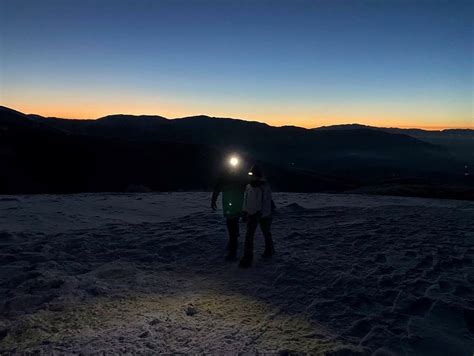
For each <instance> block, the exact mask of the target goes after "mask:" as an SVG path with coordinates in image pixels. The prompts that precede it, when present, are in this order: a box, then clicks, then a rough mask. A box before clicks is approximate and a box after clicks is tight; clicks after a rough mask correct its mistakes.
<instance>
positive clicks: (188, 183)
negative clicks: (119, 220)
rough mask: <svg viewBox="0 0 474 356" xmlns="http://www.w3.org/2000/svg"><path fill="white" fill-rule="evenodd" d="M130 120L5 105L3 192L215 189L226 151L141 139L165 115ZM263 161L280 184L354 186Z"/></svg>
mask: <svg viewBox="0 0 474 356" xmlns="http://www.w3.org/2000/svg"><path fill="white" fill-rule="evenodd" d="M127 120H128V119H127V118H125V119H124V118H123V117H120V116H114V117H107V118H104V119H101V120H100V121H98V122H97V123H95V124H94V122H90V121H86V120H84V121H82V122H80V121H74V120H62V119H49V118H48V119H44V118H41V117H39V116H34V117H32V116H26V115H24V114H22V113H20V112H17V111H14V110H10V109H8V108H4V107H0V160H1V162H2V170H0V194H9V193H74V192H99V191H118V192H122V191H129V190H132V191H134V190H155V191H177V190H201V191H202V190H209V189H211V188H212V186H213V184H214V182H215V180H216V178H217V175H218V174H219V173H220V171H221V169H222V162H223V161H224V159H225V158H226V155H227V154H228V153H229V152H228V151H220V150H216V149H215V148H212V147H210V146H208V145H202V144H195V143H182V142H171V141H170V140H167V141H164V140H156V139H153V138H151V137H149V136H148V135H146V137H142V136H141V134H140V130H141V129H140V127H141V125H145V127H146V126H147V125H149V122H150V120H151V121H153V122H154V121H155V120H159V119H156V118H155V117H153V118H146V117H141V118H139V119H138V120H136V121H135V119H134V121H133V123H132V127H128V126H129V123H128V121H127ZM166 121H167V122H168V120H166ZM91 123H92V124H93V125H94V127H97V128H98V130H99V131H100V130H102V128H103V127H104V126H105V127H107V126H108V125H109V124H111V126H112V127H113V128H114V129H116V130H118V131H120V132H122V130H123V132H129V133H130V135H125V136H123V135H117V134H113V135H105V136H101V135H100V134H99V131H97V132H96V131H94V132H95V134H88V131H89V129H88V128H87V127H88V125H89V124H91ZM95 125H97V126H95ZM145 127H143V129H144V128H145ZM134 130H135V131H134ZM106 131H107V130H106ZM112 131H113V130H112ZM137 137H141V138H140V139H138V138H137ZM249 161H250V160H249ZM262 164H263V165H264V167H265V169H266V173H267V175H268V177H269V179H270V180H271V181H272V185H273V186H274V187H275V188H276V189H277V190H284V191H318V190H329V191H338V190H341V189H347V188H350V187H353V186H352V185H351V184H348V183H346V182H344V180H343V179H340V180H338V179H336V178H326V177H320V176H317V175H316V174H314V173H312V172H305V171H301V170H296V169H293V170H289V169H285V168H281V167H278V166H275V165H273V164H271V163H267V162H262ZM247 168H248V167H247Z"/></svg>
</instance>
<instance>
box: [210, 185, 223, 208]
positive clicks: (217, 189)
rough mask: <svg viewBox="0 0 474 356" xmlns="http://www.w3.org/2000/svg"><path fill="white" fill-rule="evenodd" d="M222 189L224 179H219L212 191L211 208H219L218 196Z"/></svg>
mask: <svg viewBox="0 0 474 356" xmlns="http://www.w3.org/2000/svg"><path fill="white" fill-rule="evenodd" d="M221 190H222V179H220V178H219V179H218V180H217V183H216V185H215V186H214V190H213V191H212V196H211V208H212V210H217V198H218V197H219V193H220V192H221Z"/></svg>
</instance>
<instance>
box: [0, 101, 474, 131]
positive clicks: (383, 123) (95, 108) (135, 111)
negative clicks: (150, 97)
mask: <svg viewBox="0 0 474 356" xmlns="http://www.w3.org/2000/svg"><path fill="white" fill-rule="evenodd" d="M91 104H92V103H91ZM94 104H95V105H83V106H72V105H67V104H66V105H59V104H55V106H54V108H52V107H51V106H42V105H34V104H33V105H28V104H27V105H25V104H23V103H22V104H20V103H16V102H11V103H1V105H4V106H7V107H9V108H11V109H14V110H17V111H20V112H23V113H25V114H37V115H41V116H45V117H57V118H65V119H84V120H94V119H98V118H100V117H104V116H107V115H114V114H126V115H127V114H128V115H157V116H163V117H166V118H169V119H174V118H180V117H187V116H196V115H208V116H212V117H222V118H234V119H241V120H246V121H257V122H262V123H266V124H268V125H271V126H276V127H279V126H297V127H303V128H308V129H310V128H316V127H321V126H331V125H343V124H360V125H367V126H375V127H392V128H404V129H409V128H414V129H423V130H444V129H474V119H473V120H471V121H472V124H470V125H469V124H468V125H464V124H462V123H460V122H463V121H465V120H457V121H455V120H449V121H450V122H453V124H452V125H443V124H441V122H440V125H429V124H428V125H427V124H426V122H423V121H421V120H416V119H413V120H411V121H410V120H398V119H397V118H394V117H386V118H385V119H383V118H381V117H380V116H378V117H377V119H371V118H370V116H369V115H367V116H365V117H364V116H362V115H360V116H358V115H347V116H344V115H337V116H336V115H324V118H323V117H316V116H314V115H308V114H307V113H305V114H302V115H298V114H295V115H293V118H289V117H290V115H285V114H282V113H277V114H274V115H273V114H271V113H270V114H265V113H262V114H260V113H259V114H253V113H248V112H242V113H226V112H222V111H220V110H219V111H217V112H212V110H206V111H204V112H203V108H195V109H194V110H183V109H182V107H179V106H178V105H163V104H161V103H160V104H158V105H141V104H140V105H130V103H124V102H120V101H117V102H114V103H113V105H106V104H101V103H94ZM108 104H110V103H108ZM111 107H113V109H111ZM321 116H322V115H321Z"/></svg>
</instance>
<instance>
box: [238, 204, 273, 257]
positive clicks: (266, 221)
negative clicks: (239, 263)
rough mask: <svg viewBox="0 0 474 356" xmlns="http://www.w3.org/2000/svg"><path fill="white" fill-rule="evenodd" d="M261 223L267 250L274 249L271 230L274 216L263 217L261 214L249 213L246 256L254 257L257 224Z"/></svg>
mask: <svg viewBox="0 0 474 356" xmlns="http://www.w3.org/2000/svg"><path fill="white" fill-rule="evenodd" d="M258 225H260V230H262V234H263V237H264V238H265V251H269V252H270V251H273V239H272V233H271V231H270V229H271V226H272V218H271V216H268V217H261V216H260V214H259V213H258V214H254V215H249V216H248V217H247V233H246V235H245V247H244V256H245V257H246V258H249V259H252V257H253V240H254V237H255V231H256V230H257V226H258Z"/></svg>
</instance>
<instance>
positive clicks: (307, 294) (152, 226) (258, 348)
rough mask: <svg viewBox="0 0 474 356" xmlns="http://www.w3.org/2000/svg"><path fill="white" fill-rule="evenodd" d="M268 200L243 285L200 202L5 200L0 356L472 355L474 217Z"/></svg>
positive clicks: (1, 201)
mask: <svg viewBox="0 0 474 356" xmlns="http://www.w3.org/2000/svg"><path fill="white" fill-rule="evenodd" d="M275 201H276V204H277V207H278V212H277V214H276V215H275V218H274V225H273V233H274V239H275V245H276V250H277V254H276V256H275V258H274V259H273V260H271V261H265V260H262V259H260V258H256V261H255V263H254V266H253V267H252V268H250V269H248V270H240V269H239V268H238V267H237V264H236V263H228V262H225V261H224V254H225V251H224V249H225V244H226V230H225V225H224V221H223V218H222V216H221V214H220V212H217V213H216V212H213V211H212V210H210V208H209V194H208V193H171V194H154V193H146V194H78V195H63V196H60V195H58V196H56V195H38V196H0V354H3V353H5V354H8V353H15V352H17V353H21V352H25V351H30V352H33V351H35V350H37V351H40V352H44V353H52V352H57V353H71V352H79V351H82V352H83V353H86V354H88V353H93V352H106V353H115V354H117V353H159V352H166V353H174V352H193V353H196V352H215V353H230V354H231V353H236V352H259V353H260V352H280V353H283V352H285V351H299V352H309V353H312V354H333V355H350V354H358V353H360V354H371V353H374V352H375V354H376V355H389V354H395V355H404V354H408V355H469V356H471V355H472V354H473V352H474V288H473V284H474V263H473V259H474V203H470V202H462V201H448V200H429V199H415V198H398V197H397V198H396V197H379V196H360V195H330V194H286V193H279V194H275ZM243 233H244V227H243V226H242V232H241V234H242V235H243ZM242 240H243V239H241V242H242ZM262 240H263V239H262V238H261V235H260V233H258V235H257V243H256V249H257V251H256V256H259V251H261V250H262Z"/></svg>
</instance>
